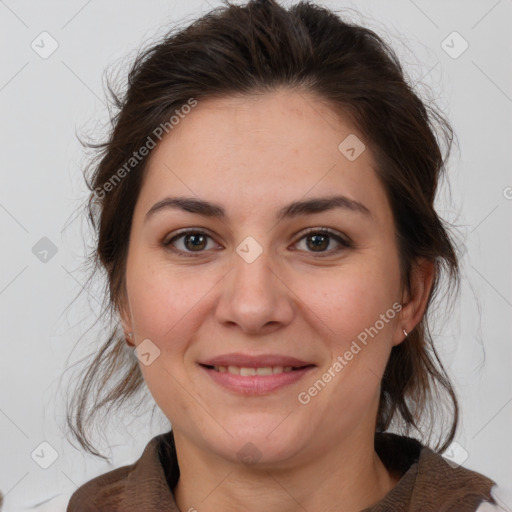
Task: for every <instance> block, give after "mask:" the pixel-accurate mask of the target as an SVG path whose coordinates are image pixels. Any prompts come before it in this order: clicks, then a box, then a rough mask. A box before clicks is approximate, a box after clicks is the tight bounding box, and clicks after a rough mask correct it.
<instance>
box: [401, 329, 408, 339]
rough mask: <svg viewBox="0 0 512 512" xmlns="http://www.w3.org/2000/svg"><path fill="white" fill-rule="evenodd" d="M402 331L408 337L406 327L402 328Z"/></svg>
mask: <svg viewBox="0 0 512 512" xmlns="http://www.w3.org/2000/svg"><path fill="white" fill-rule="evenodd" d="M402 332H403V333H404V334H405V337H406V338H407V331H406V330H405V329H402Z"/></svg>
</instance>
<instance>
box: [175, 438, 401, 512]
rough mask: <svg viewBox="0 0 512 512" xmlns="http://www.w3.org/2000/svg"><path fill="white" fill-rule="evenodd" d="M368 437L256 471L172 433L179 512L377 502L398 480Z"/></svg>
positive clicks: (354, 509) (342, 510) (355, 511)
mask: <svg viewBox="0 0 512 512" xmlns="http://www.w3.org/2000/svg"><path fill="white" fill-rule="evenodd" d="M373 436H374V433H373V432H367V433H365V435H363V434H362V433H359V434H358V438H356V439H352V438H350V439H349V438H346V439H345V440H344V441H343V442H342V443H340V444H339V445H337V446H327V447H323V448H320V450H318V451H315V454H316V455H315V458H314V459H311V458H309V459H308V461H307V463H303V464H294V465H291V464H290V463H289V464H288V465H287V466H286V467H284V466H280V467H275V468H274V467H272V468H271V469H268V468H266V469H262V468H259V467H258V466H257V465H254V466H245V465H243V464H241V463H234V462H231V461H229V460H226V459H224V458H222V457H219V456H217V455H216V454H211V453H210V454H205V453H204V452H202V451H201V450H199V449H198V448H197V447H195V446H194V445H193V444H192V443H190V442H188V441H187V440H186V439H185V437H183V436H182V435H181V434H180V433H175V440H176V447H177V451H178V454H179V457H178V460H179V466H180V479H179V481H178V484H177V485H176V487H175V489H174V495H175V499H176V503H177V505H178V507H179V509H180V510H183V511H191V512H193V511H194V510H198V511H200V512H213V511H218V510H225V511H226V512H231V511H238V510H247V511H249V512H253V511H254V512H256V511H261V510H265V512H296V511H297V510H298V509H300V510H307V511H308V512H316V511H322V512H330V511H333V512H334V511H335V510H336V511H337V512H359V511H360V510H362V509H364V508H367V507H370V506H372V505H373V504H375V503H377V502H378V501H379V500H381V499H382V498H383V497H384V496H385V495H386V494H387V493H388V492H389V491H390V490H391V489H392V488H393V487H394V486H395V485H396V483H397V482H398V480H399V476H398V475H393V474H390V473H389V472H388V470H387V469H386V467H385V466H384V464H383V463H382V461H381V460H380V458H379V457H378V455H377V453H376V452H375V450H374V439H373Z"/></svg>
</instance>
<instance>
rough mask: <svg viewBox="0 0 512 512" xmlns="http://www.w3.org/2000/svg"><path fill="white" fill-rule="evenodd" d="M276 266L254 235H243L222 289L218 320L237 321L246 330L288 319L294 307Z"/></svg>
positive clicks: (254, 330)
mask: <svg viewBox="0 0 512 512" xmlns="http://www.w3.org/2000/svg"><path fill="white" fill-rule="evenodd" d="M274 266H275V265H273V262H272V261H271V254H270V251H269V250H268V249H267V248H264V247H263V246H262V245H261V244H260V243H258V242H257V241H256V239H254V238H252V237H247V238H246V239H244V240H243V241H242V242H241V243H240V244H239V245H238V246H237V248H236V253H234V254H233V269H232V272H230V273H229V276H227V280H226V281H225V284H224V289H223V290H222V297H221V299H220V304H219V306H218V310H217V315H218V319H219V321H222V322H231V323H236V324H238V325H239V326H240V328H242V329H243V330H244V331H247V332H249V331H253V332H257V331H258V330H259V329H261V328H262V327H264V326H265V325H267V324H269V323H285V322H287V321H289V319H290V318H291V313H292V308H291V305H290V304H289V300H288V298H287V294H286V291H285V290H286V287H284V286H283V284H282V283H281V281H280V279H278V277H277V276H276V275H275V271H274Z"/></svg>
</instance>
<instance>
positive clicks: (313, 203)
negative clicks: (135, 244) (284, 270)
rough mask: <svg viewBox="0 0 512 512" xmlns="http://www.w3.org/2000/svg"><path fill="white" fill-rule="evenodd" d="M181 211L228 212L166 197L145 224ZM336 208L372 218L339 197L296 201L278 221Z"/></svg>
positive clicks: (197, 201)
mask: <svg viewBox="0 0 512 512" xmlns="http://www.w3.org/2000/svg"><path fill="white" fill-rule="evenodd" d="M169 208H171V209H181V210H184V211H186V212H190V213H196V214H198V215H203V216H204V217H212V218H217V219H226V218H227V215H226V210H225V209H224V208H223V207H222V206H221V205H219V204H216V203H211V202H209V201H205V200H203V199H197V198H195V197H166V198H164V199H162V200H161V201H158V202H157V203H155V204H154V205H153V206H152V207H151V208H150V209H149V211H148V212H147V213H146V216H145V220H144V222H147V221H148V220H149V218H150V217H152V216H153V215H154V214H155V213H157V212H159V211H163V210H166V209H169ZM334 208H342V209H345V210H348V211H352V212H355V213H360V214H363V215H364V216H367V217H372V214H371V212H370V210H369V209H368V208H367V207H366V206H365V205H364V204H363V203H360V202H359V201H356V200H354V199H350V198H348V197H346V196H342V195H337V196H329V197H316V198H312V199H307V200H305V201H294V202H292V203H290V204H288V205H286V206H284V207H283V208H281V209H280V210H279V211H278V212H277V214H276V220H277V221H281V220H283V219H291V218H294V217H298V216H300V215H310V214H314V213H321V212H324V211H327V210H332V209H334Z"/></svg>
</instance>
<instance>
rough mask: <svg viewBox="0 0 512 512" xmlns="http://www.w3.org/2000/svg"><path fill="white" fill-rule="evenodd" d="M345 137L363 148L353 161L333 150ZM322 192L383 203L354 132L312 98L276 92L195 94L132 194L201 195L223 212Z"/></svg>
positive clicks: (367, 153) (151, 197) (150, 197)
mask: <svg viewBox="0 0 512 512" xmlns="http://www.w3.org/2000/svg"><path fill="white" fill-rule="evenodd" d="M345 140H349V141H352V142H354V141H355V143H356V145H357V144H358V142H357V141H359V144H360V146H356V150H358V152H359V151H361V148H362V147H364V150H363V151H362V152H361V153H360V155H359V156H358V157H357V158H356V159H355V160H350V159H348V158H347V156H346V155H345V154H344V153H343V152H342V151H341V150H340V143H343V141H345ZM352 145H354V144H353V143H352ZM342 148H344V146H343V144H342ZM326 193H330V194H333V193H342V194H344V195H347V196H348V197H352V198H353V199H358V200H360V201H361V202H365V201H366V202H367V203H370V204H372V205H373V208H372V210H375V208H377V209H378V208H385V207H386V204H385V203H386V201H387V200H386V197H385V194H384V190H383V188H382V186H381V184H380V181H379V180H378V178H377V175H376V173H375V171H374V161H373V158H372V154H371V148H370V147H369V146H368V145H366V147H365V146H363V145H362V137H361V136H360V134H358V133H357V131H356V130H355V129H354V128H353V127H352V126H350V125H349V124H348V123H347V122H346V120H344V119H343V117H342V116H340V114H339V113H336V112H335V111H334V110H333V109H331V108H329V106H327V105H326V103H325V102H322V101H320V100H319V99H318V98H317V97H315V96H313V95H310V94H307V93H304V92H300V93H299V92H294V91H290V90H279V91H274V92H272V93H264V94H254V95H250V96H236V97H225V98H215V99H213V98H210V99H207V100H200V101H199V102H198V104H197V106H196V107H194V108H193V109H192V111H191V112H190V113H189V114H187V115H185V116H183V118H182V119H181V120H180V121H179V123H178V125H176V126H175V127H174V128H173V130H172V131H171V132H170V133H169V134H168V135H166V136H165V137H164V138H163V139H162V141H161V142H160V143H159V144H158V145H157V147H156V148H155V149H154V150H153V153H152V155H151V158H150V160H149V162H148V167H147V170H146V176H145V179H144V184H143V188H142V191H141V196H140V199H141V201H143V202H144V203H145V204H146V205H147V206H148V207H150V206H151V204H153V203H154V202H156V201H158V200H159V199H162V197H163V196H164V195H166V194H172V195H186V196H191V195H196V196H198V197H208V198H209V199H211V200H212V201H215V202H217V203H222V204H226V205H227V207H226V209H227V210H228V214H229V203H233V204H234V203H235V202H236V203H243V204H244V205H245V206H246V208H248V207H249V206H251V207H257V206H258V205H260V206H261V205H262V204H263V203H265V204H269V203H276V204H278V203H282V202H289V201H293V200H297V199H299V198H304V197H305V196H307V195H308V194H311V195H314V196H318V195H325V194H326ZM287 199H288V200H289V201H286V200H287ZM363 199H364V200H365V201H363ZM149 203H151V204H149ZM239 206H240V204H239Z"/></svg>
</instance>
